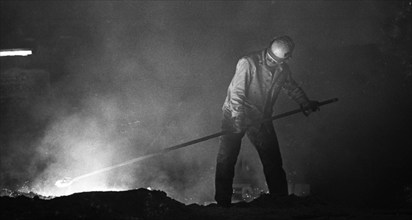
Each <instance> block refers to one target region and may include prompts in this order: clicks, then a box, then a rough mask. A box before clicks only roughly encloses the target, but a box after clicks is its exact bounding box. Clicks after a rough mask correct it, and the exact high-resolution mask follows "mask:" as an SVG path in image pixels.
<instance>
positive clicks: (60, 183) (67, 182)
mask: <svg viewBox="0 0 412 220" xmlns="http://www.w3.org/2000/svg"><path fill="white" fill-rule="evenodd" d="M337 101H338V99H337V98H333V99H328V100H325V101H322V102H319V105H318V106H322V105H327V104H330V103H333V102H337ZM300 112H302V109H295V110H292V111H288V112H285V113H282V114H278V115H275V116H272V117H270V118H266V119H263V120H261V121H258V122H256V123H254V124H252V125H250V126H254V125H258V124H262V123H265V122H269V121H273V120H276V119H279V118H284V117H287V116H290V115H293V114H297V113H300ZM250 126H249V127H250ZM229 133H231V132H230V131H220V132H217V133H214V134H211V135H208V136H204V137H201V138H198V139H194V140H191V141H188V142H185V143H181V144H177V145H174V146H171V147H168V148H165V149H162V150H160V151H157V152H154V153H150V154H147V155H143V156H140V157H136V158H134V159H131V160H128V161H125V162H123V163H119V164H115V165H113V166H110V167H106V168H103V169H100V170H96V171H94V172H91V173H87V174H84V175H81V176H78V177H76V178H74V179H70V178H67V179H64V180H59V181H57V182H56V185H57V186H59V187H66V186H68V185H70V184H72V183H73V182H75V181H78V180H79V179H83V178H85V177H89V176H92V175H95V174H98V173H102V172H106V171H109V170H112V169H115V168H118V167H122V166H125V165H128V164H132V163H135V162H138V161H141V160H143V159H147V158H150V157H154V156H157V155H160V154H164V153H167V152H170V151H174V150H177V149H180V148H183V147H188V146H191V145H194V144H197V143H200V142H203V141H207V140H209V139H212V138H216V137H220V136H222V135H225V134H229Z"/></svg>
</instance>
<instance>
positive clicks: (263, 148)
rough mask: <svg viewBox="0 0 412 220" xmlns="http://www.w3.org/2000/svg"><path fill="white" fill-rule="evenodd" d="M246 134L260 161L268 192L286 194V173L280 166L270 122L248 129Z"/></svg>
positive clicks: (274, 135) (273, 131)
mask: <svg viewBox="0 0 412 220" xmlns="http://www.w3.org/2000/svg"><path fill="white" fill-rule="evenodd" d="M247 135H248V137H249V139H250V141H251V142H252V143H253V145H254V146H255V148H256V150H257V151H258V154H259V157H260V160H261V161H262V165H263V172H264V174H265V178H266V183H267V185H268V188H269V192H270V194H271V195H273V196H283V195H288V185H287V181H286V174H285V171H284V170H283V167H282V157H281V154H280V149H279V143H278V139H277V137H276V133H275V130H274V128H273V125H272V123H270V124H265V125H262V126H261V127H260V128H259V129H250V130H249V131H248V133H247Z"/></svg>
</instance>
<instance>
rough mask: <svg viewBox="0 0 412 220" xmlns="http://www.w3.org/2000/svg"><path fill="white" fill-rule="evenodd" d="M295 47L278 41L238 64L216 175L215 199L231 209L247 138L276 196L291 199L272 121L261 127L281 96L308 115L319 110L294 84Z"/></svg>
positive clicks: (284, 40)
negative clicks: (291, 64)
mask: <svg viewBox="0 0 412 220" xmlns="http://www.w3.org/2000/svg"><path fill="white" fill-rule="evenodd" d="M294 48H295V44H294V42H293V40H292V39H291V38H290V37H289V36H279V37H276V38H274V39H273V40H272V41H271V42H270V44H269V46H268V47H267V48H265V49H264V50H261V51H258V52H255V53H252V54H250V55H247V56H244V57H242V58H241V59H239V61H238V63H237V66H236V72H235V74H234V76H233V78H232V81H231V83H230V85H229V88H228V90H227V96H226V99H225V102H224V104H223V107H222V110H223V119H222V130H229V131H232V132H231V133H229V134H226V135H223V136H222V137H221V138H220V146H219V152H218V155H217V165H216V176H215V200H216V202H217V204H218V205H219V206H222V207H230V206H231V198H232V190H233V189H232V184H233V178H234V167H235V164H236V160H237V157H238V154H239V151H240V146H241V141H242V138H243V136H244V135H245V134H246V135H247V137H248V138H249V140H250V141H251V143H252V144H253V145H254V147H255V148H256V150H257V152H258V154H259V157H260V160H261V162H262V165H263V172H264V175H265V179H266V183H267V186H268V189H269V194H270V195H271V196H273V197H278V196H286V195H288V187H287V181H286V174H285V171H284V169H283V167H282V158H281V153H280V149H279V143H278V140H277V137H276V133H275V130H274V127H273V124H272V122H271V121H270V122H265V123H263V124H257V125H256V122H259V121H260V120H262V119H264V118H269V117H271V116H272V112H273V107H274V104H275V102H276V99H277V97H278V95H279V92H280V91H281V90H282V91H284V92H285V93H286V94H287V95H288V96H289V97H290V98H291V99H293V100H294V101H296V102H297V103H298V104H299V105H300V107H301V108H302V111H303V114H305V115H306V116H308V115H309V114H310V113H311V112H313V111H317V110H319V106H318V104H319V102H317V101H311V100H309V99H308V97H307V96H306V94H305V92H304V91H303V90H302V88H300V87H299V86H298V84H297V83H296V82H295V81H294V80H293V78H292V74H291V71H290V69H289V66H288V65H287V62H288V60H289V59H290V58H291V57H292V53H293V50H294Z"/></svg>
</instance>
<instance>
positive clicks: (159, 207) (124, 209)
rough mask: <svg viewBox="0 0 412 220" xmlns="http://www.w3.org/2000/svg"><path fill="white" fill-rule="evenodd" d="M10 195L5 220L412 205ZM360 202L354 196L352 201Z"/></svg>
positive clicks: (402, 212) (377, 213)
mask: <svg viewBox="0 0 412 220" xmlns="http://www.w3.org/2000/svg"><path fill="white" fill-rule="evenodd" d="M9 193H11V195H10V196H2V197H0V207H1V208H0V211H1V214H0V217H1V218H2V219H215V220H220V219H222V220H223V219H224V220H228V219H245V220H246V219H332V220H335V219H336V220H343V219H359V220H360V219H370V220H372V219H382V220H386V219H388V220H389V219H391V220H392V219H399V220H400V219H405V220H406V219H410V218H411V217H412V204H411V203H409V204H408V203H405V204H402V205H400V204H398V205H397V206H393V207H386V208H376V207H375V208H372V207H369V208H367V207H365V208H354V207H345V206H338V205H333V204H328V203H327V202H325V201H323V200H321V199H320V198H316V197H314V196H308V197H297V196H294V195H289V196H287V197H286V196H285V197H279V198H275V199H274V198H271V197H270V196H269V195H267V194H262V195H261V196H260V197H259V198H257V199H255V200H253V201H251V202H239V203H234V204H233V206H232V207H230V208H223V207H218V206H217V205H216V204H213V203H212V204H209V205H198V204H189V205H185V204H183V203H180V202H178V201H176V200H173V199H171V198H170V197H168V196H167V195H166V193H164V192H162V191H156V190H154V191H152V190H147V189H142V188H141V189H136V190H129V191H122V192H83V193H76V194H73V195H69V196H61V197H56V198H44V197H43V198H41V197H39V196H38V195H36V194H26V195H21V194H18V193H12V192H9ZM354 199H356V198H354Z"/></svg>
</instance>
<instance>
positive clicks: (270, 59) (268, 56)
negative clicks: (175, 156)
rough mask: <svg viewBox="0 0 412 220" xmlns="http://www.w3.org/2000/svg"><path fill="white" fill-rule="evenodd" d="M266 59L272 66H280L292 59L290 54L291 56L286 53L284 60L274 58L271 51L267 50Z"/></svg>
mask: <svg viewBox="0 0 412 220" xmlns="http://www.w3.org/2000/svg"><path fill="white" fill-rule="evenodd" d="M266 57H267V60H268V61H269V62H270V63H272V64H274V65H275V64H281V63H283V62H285V61H286V60H288V59H289V58H291V57H292V54H291V53H287V54H286V56H285V58H280V57H278V56H276V55H275V54H274V53H273V52H272V50H270V49H268V50H266Z"/></svg>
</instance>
